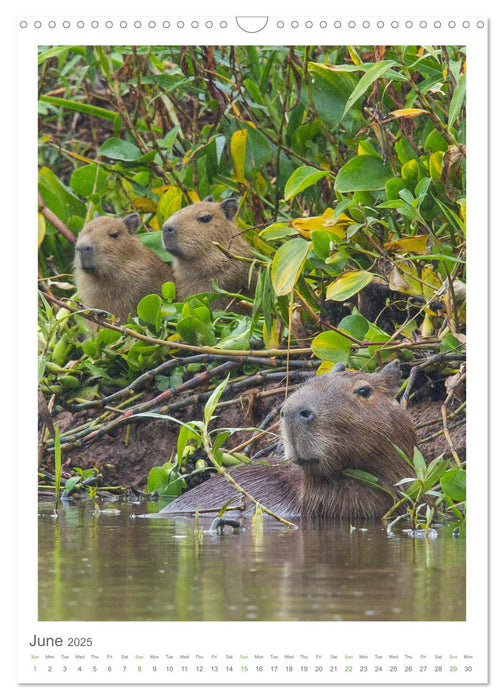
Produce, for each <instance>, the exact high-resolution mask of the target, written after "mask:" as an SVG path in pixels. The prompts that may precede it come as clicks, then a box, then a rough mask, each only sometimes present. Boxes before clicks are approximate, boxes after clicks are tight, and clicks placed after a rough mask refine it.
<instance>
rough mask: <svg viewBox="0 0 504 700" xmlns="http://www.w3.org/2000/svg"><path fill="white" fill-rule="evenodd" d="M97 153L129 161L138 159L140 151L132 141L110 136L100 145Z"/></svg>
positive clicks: (113, 158)
mask: <svg viewBox="0 0 504 700" xmlns="http://www.w3.org/2000/svg"><path fill="white" fill-rule="evenodd" d="M98 155H99V156H106V157H107V158H111V159H112V160H122V161H125V162H127V163H129V162H133V161H136V160H138V159H139V158H140V157H141V156H142V151H141V150H140V149H139V148H138V146H135V144H134V143H130V142H129V141H124V139H118V138H117V137H115V136H112V137H111V138H109V139H107V140H106V141H105V142H104V143H103V144H102V145H101V146H100V148H99V150H98Z"/></svg>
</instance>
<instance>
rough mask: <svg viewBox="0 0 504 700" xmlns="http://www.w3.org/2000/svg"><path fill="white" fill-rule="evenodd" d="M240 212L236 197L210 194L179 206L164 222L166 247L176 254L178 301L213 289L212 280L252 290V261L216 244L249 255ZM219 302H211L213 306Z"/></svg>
mask: <svg viewBox="0 0 504 700" xmlns="http://www.w3.org/2000/svg"><path fill="white" fill-rule="evenodd" d="M237 211H238V202H237V200H236V199H234V198H232V197H231V198H229V199H225V200H224V201H222V202H214V201H213V198H212V197H211V196H210V197H207V198H206V199H204V200H203V201H202V202H196V203H194V204H190V205H189V206H187V207H184V208H182V209H180V210H179V211H177V212H175V213H174V214H172V215H171V216H170V218H169V219H167V220H166V221H165V223H164V224H163V227H162V234H163V246H164V248H165V250H167V251H168V252H169V253H171V254H172V255H173V256H174V260H173V274H174V276H175V284H176V294H177V300H182V299H186V298H187V297H189V296H191V295H193V294H200V293H201V292H211V291H214V289H213V287H212V280H215V282H216V284H217V286H218V287H220V288H221V289H225V290H226V291H228V292H242V293H244V294H247V293H248V292H250V291H252V289H253V286H254V282H253V281H252V282H251V285H250V286H249V264H248V263H247V262H245V261H241V260H234V259H230V258H229V257H228V256H227V255H226V254H225V253H223V252H222V250H219V248H218V247H217V246H216V245H215V243H220V244H221V245H222V247H223V248H224V249H225V250H226V251H228V252H229V253H230V254H232V255H239V256H243V257H250V249H249V247H248V245H247V243H246V242H245V241H244V240H243V239H242V237H241V235H240V232H239V229H238V225H237V223H236V212H237ZM220 305H221V304H220V303H219V302H216V303H213V304H212V306H213V307H214V308H218V307H219V306H220Z"/></svg>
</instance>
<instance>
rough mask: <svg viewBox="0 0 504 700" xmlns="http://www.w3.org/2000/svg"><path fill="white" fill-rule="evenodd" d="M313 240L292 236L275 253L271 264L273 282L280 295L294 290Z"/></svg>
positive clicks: (276, 291)
mask: <svg viewBox="0 0 504 700" xmlns="http://www.w3.org/2000/svg"><path fill="white" fill-rule="evenodd" d="M311 245H312V244H311V241H306V240H305V239H304V238H291V239H290V240H289V241H287V242H286V243H284V244H283V245H282V246H280V248H279V249H278V250H277V252H276V253H275V257H274V258H273V263H272V265H271V282H272V284H273V289H274V290H275V294H276V295H277V296H279V297H281V296H284V295H285V294H288V293H289V292H291V291H292V289H293V288H294V285H295V284H296V281H297V279H298V277H299V275H300V273H301V270H302V269H303V265H304V263H305V260H306V258H307V256H308V253H309V251H310V248H311Z"/></svg>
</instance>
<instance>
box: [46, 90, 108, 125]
mask: <svg viewBox="0 0 504 700" xmlns="http://www.w3.org/2000/svg"><path fill="white" fill-rule="evenodd" d="M39 99H40V101H41V102H47V103H48V104H51V105H54V106H55V107H64V108H65V109H71V110H72V111H74V112H81V113H82V114H91V115H92V116H93V117H98V118H99V119H106V120H107V121H109V122H115V121H116V120H117V119H120V115H119V114H118V113H117V112H112V111H111V110H110V109H103V107H95V105H90V104H81V103H80V102H73V101H72V100H65V99H63V98H62V97H47V96H46V95H42V97H40V98H39Z"/></svg>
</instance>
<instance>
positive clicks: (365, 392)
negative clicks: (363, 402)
mask: <svg viewBox="0 0 504 700" xmlns="http://www.w3.org/2000/svg"><path fill="white" fill-rule="evenodd" d="M353 393H354V394H357V396H363V397H364V398H365V399H367V398H368V397H369V396H371V394H372V393H373V390H372V389H371V387H370V386H360V387H359V388H358V389H354V392H353Z"/></svg>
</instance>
